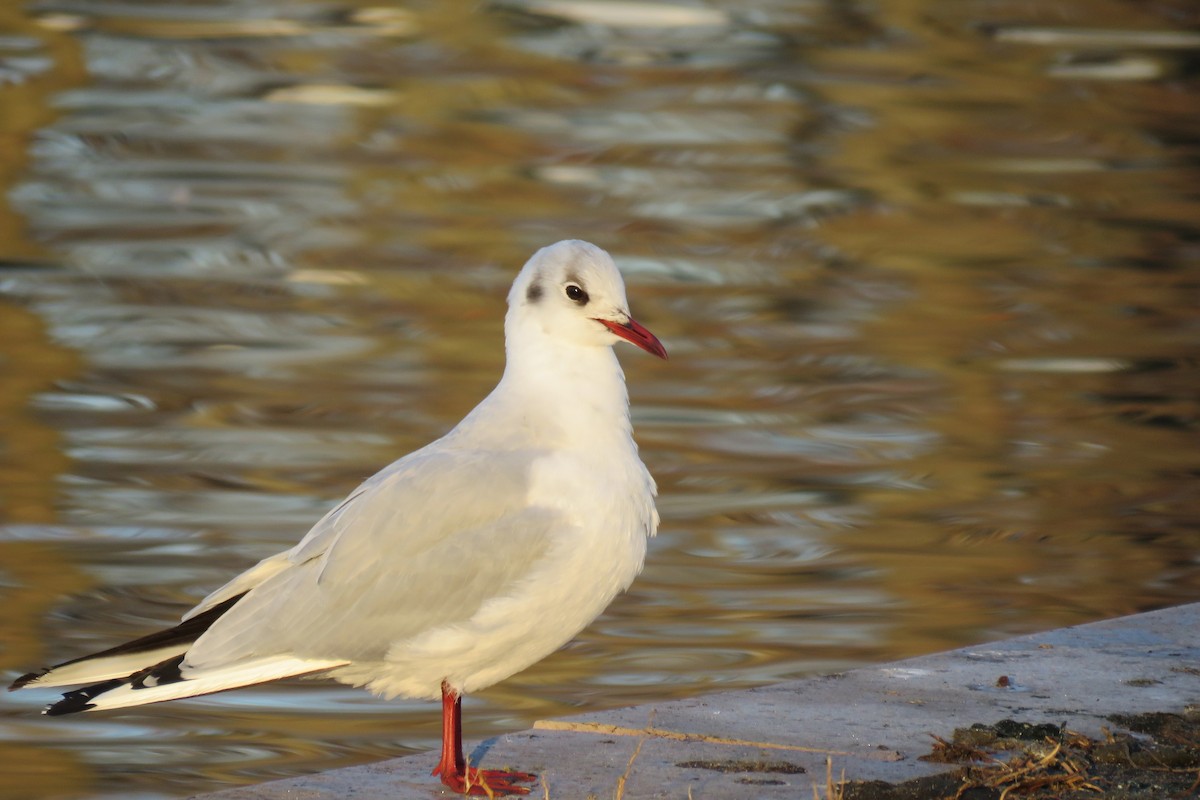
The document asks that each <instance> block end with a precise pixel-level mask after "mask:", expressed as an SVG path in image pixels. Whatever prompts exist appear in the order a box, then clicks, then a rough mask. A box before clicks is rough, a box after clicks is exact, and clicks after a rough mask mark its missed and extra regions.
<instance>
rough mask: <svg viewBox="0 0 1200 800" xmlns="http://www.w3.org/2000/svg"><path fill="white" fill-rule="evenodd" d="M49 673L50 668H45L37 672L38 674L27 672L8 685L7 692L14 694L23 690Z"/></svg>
mask: <svg viewBox="0 0 1200 800" xmlns="http://www.w3.org/2000/svg"><path fill="white" fill-rule="evenodd" d="M49 671H50V667H46V668H45V669H43V670H39V671H38V672H27V673H25V674H24V675H22V676H21V677H19V678H17V679H16V680H15V681H13V682H12V683H10V684H9V685H8V690H9V691H10V692H15V691H17V690H18V689H24V688H25V687H26V686H28V685H29V684H31V683H33V682H34V681H36V680H37V679H38V678H40V677H42V676H43V675H45V674H46V673H47V672H49Z"/></svg>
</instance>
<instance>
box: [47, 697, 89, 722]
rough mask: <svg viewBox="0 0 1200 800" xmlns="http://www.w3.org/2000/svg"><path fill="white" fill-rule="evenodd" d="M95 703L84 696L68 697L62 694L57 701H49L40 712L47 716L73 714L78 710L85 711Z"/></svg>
mask: <svg viewBox="0 0 1200 800" xmlns="http://www.w3.org/2000/svg"><path fill="white" fill-rule="evenodd" d="M95 707H96V704H95V703H89V702H88V698H86V697H70V696H69V695H63V699H62V700H59V701H58V702H57V703H51V704H50V705H48V706H46V707H45V708H43V709H42V713H43V714H45V715H46V716H47V717H61V716H63V715H64V714H75V713H77V712H79V711H87V710H88V709H89V708H95Z"/></svg>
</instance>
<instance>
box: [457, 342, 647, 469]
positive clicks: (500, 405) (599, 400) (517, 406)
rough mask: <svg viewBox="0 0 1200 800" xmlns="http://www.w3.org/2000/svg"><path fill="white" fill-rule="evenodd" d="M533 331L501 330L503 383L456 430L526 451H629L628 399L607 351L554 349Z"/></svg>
mask: <svg viewBox="0 0 1200 800" xmlns="http://www.w3.org/2000/svg"><path fill="white" fill-rule="evenodd" d="M535 325H536V323H533V322H525V323H522V322H521V321H515V322H514V321H512V320H509V321H508V322H507V323H506V325H505V333H506V337H505V354H506V360H505V366H504V376H503V377H502V378H501V379H500V383H499V384H498V385H497V386H496V388H495V389H494V390H493V391H492V393H491V394H490V395H489V396H488V397H487V399H486V400H484V401H483V402H482V403H480V405H479V407H478V408H476V409H475V411H473V412H472V413H471V414H470V415H469V416H468V417H467V418H466V419H464V420H463V424H462V425H460V428H469V429H471V431H472V436H473V437H480V436H483V437H485V438H487V439H491V436H490V435H488V434H486V433H484V432H483V430H484V429H487V430H489V431H495V432H496V433H497V435H501V436H506V437H511V438H512V440H514V441H525V442H528V443H530V444H533V445H534V446H553V447H568V448H570V447H579V448H602V449H604V448H608V447H612V446H619V447H624V446H627V445H631V444H632V442H633V439H632V429H631V425H630V422H629V394H628V392H627V391H626V389H625V375H624V373H623V372H622V371H621V365H620V364H619V363H618V362H617V357H616V355H615V354H614V353H613V350H612V348H611V347H594V346H588V345H579V344H575V343H573V342H566V341H562V340H560V339H556V338H554V337H551V336H548V335H546V334H545V333H544V332H542V331H541V330H540V329H537V328H536V327H535ZM465 432H466V431H465V430H464V433H465ZM517 432H519V433H520V436H513V434H515V433H517Z"/></svg>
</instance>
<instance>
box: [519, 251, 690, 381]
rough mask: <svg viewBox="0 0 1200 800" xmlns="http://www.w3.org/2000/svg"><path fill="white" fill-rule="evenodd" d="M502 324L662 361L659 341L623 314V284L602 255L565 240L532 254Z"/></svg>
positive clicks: (626, 305)
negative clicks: (621, 346)
mask: <svg viewBox="0 0 1200 800" xmlns="http://www.w3.org/2000/svg"><path fill="white" fill-rule="evenodd" d="M508 319H509V321H510V322H511V323H513V324H514V326H519V327H524V326H526V325H532V326H534V327H536V328H537V329H540V330H541V331H542V332H543V333H545V334H546V335H549V336H552V337H555V338H557V339H560V340H563V341H569V342H573V343H575V344H579V345H585V346H586V345H592V346H596V347H609V346H611V345H613V344H615V343H616V342H617V341H618V340H619V339H624V340H625V341H627V342H631V343H632V344H635V345H637V346H638V347H640V348H641V349H643V350H645V351H646V352H647V353H652V354H653V355H656V356H658V357H659V358H666V357H667V351H666V349H665V348H664V347H663V346H662V342H660V341H658V338H657V337H656V336H655V335H654V334H652V333H651V332H650V331H648V330H646V329H645V328H644V327H642V326H641V325H640V324H638V322H637V321H636V320H634V319H633V317H631V316H630V315H629V303H628V301H627V300H626V299H625V282H624V281H622V280H621V273H620V272H619V271H618V270H617V265H616V264H614V263H613V260H612V257H611V256H609V254H608V253H606V252H604V251H603V250H601V249H600V248H599V247H596V245H594V244H589V243H588V242H582V241H579V240H578V239H570V240H567V241H563V242H558V243H557V244H552V245H550V246H549V247H543V248H542V249H541V250H538V251H537V252H536V253H534V254H533V257H532V258H530V259H529V261H528V262H527V263H526V264H525V267H524V268H523V269H522V270H521V274H519V275H518V276H517V279H516V281H514V282H513V287H512V290H511V291H510V292H509V293H508Z"/></svg>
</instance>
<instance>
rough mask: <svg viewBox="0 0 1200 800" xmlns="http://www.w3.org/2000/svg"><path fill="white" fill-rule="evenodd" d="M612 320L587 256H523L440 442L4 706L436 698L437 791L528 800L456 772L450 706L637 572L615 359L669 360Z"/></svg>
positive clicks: (595, 266) (554, 638) (644, 489)
mask: <svg viewBox="0 0 1200 800" xmlns="http://www.w3.org/2000/svg"><path fill="white" fill-rule="evenodd" d="M628 309H629V307H628V304H627V301H626V299H625V286H624V283H623V282H622V280H621V274H620V272H618V270H617V267H616V265H615V264H614V263H613V261H612V258H610V257H609V255H608V254H607V253H606V252H604V251H603V250H601V249H600V248H598V247H596V246H595V245H592V244H588V243H587V242H582V241H564V242H559V243H557V244H554V245H551V246H549V247H546V248H543V249H542V250H539V251H538V252H537V253H535V254H534V256H533V257H532V258H531V259H529V261H528V263H526V264H525V267H524V268H523V269H522V270H521V272H520V274H519V275H518V276H517V279H516V281H515V282H514V283H513V286H512V290H511V291H510V292H509V294H508V314H507V316H506V317H505V320H504V332H505V350H506V364H505V369H504V376H503V377H502V378H501V380H500V383H499V385H497V386H496V388H495V389H494V390H493V391H492V393H491V394H490V395H488V397H487V398H486V399H484V401H483V402H481V403H480V404H479V405H478V406H477V407H476V408H475V409H474V410H473V411H472V412H471V413H470V414H468V415H467V416H466V417H465V418H464V419H463V420H462V422H460V423H459V424H458V425H457V426H456V427H455V428H454V429H453V430H451V431H450V432H449V433H447V434H446V435H445V436H443V437H442V438H441V439H438V440H437V441H435V442H433V443H432V444H430V445H428V446H426V447H424V448H422V449H420V450H417V451H416V452H414V453H410V454H409V455H407V456H405V457H403V458H401V459H400V460H398V461H396V462H394V463H392V464H390V465H389V466H387V467H385V468H384V469H382V470H381V471H380V472H378V473H376V474H375V475H374V476H372V477H370V478H368V479H367V480H366V481H364V482H363V484H362V485H361V486H359V487H358V488H357V489H355V490H354V491H353V492H352V493H351V494H350V496H349V497H347V498H346V500H345V501H343V502H342V503H341V504H340V505H339V506H337V507H336V508H334V509H333V510H332V511H330V512H329V513H328V514H326V515H325V516H324V517H323V518H322V519H321V520H320V521H319V522H317V524H316V525H314V526H313V528H312V530H310V531H309V532H308V535H306V536H305V537H304V538H303V539H302V540H301V541H300V543H299V544H297V545H296V546H295V547H293V548H292V549H290V550H287V551H285V552H283V553H279V554H278V555H275V556H272V557H271V558H267V559H264V560H263V561H261V562H259V563H258V564H257V565H256V566H254V567H252V568H250V569H249V570H247V571H246V572H244V573H242V574H241V575H239V576H237V577H236V578H234V579H233V580H231V581H230V582H229V583H227V584H225V585H224V586H223V587H221V588H220V589H217V590H216V591H215V592H213V593H212V594H210V595H209V596H208V597H206V598H205V599H204V600H203V601H201V603H200V604H199V605H197V606H196V607H195V608H193V609H192V610H191V611H189V612H188V613H187V614H186V615H185V616H184V617H183V621H182V622H181V623H180V624H179V625H178V626H176V627H174V628H171V629H169V630H166V631H161V632H158V633H154V634H151V635H149V636H145V637H142V638H141V639H137V640H135V641H133V642H129V643H126V644H123V645H120V646H118V647H114V648H112V649H110V650H105V651H103V652H100V653H96V654H94V655H90V656H86V657H83V658H79V659H75V660H73V661H68V662H65V663H63V664H59V665H57V666H55V667H51V668H49V669H46V670H43V671H41V672H37V673H31V674H29V675H25V676H22V677H21V678H19V679H17V680H16V681H15V682H14V683H13V685H12V686H11V687H10V689H20V688H25V687H35V686H71V685H77V684H89V685H87V686H85V687H84V688H82V689H76V690H74V691H70V692H67V693H65V694H64V695H63V699H62V700H59V701H58V702H56V703H54V704H52V705H51V706H49V707H47V709H46V711H45V712H44V713H47V714H51V715H60V714H69V713H73V712H77V711H100V710H104V709H112V708H124V707H128V706H138V705H144V704H147V703H157V702H161V701H164V700H175V699H178V698H183V697H194V696H196V695H202V694H208V693H211V692H219V691H224V690H226V689H235V688H238V687H242V686H250V685H254V684H258V683H263V682H266V681H272V680H278V679H280V678H288V677H294V676H299V675H309V676H319V677H329V678H333V679H334V680H337V681H341V682H343V683H348V684H352V685H354V686H364V687H366V688H367V689H369V690H371V691H372V692H374V693H376V694H379V695H382V696H384V697H389V698H390V697H396V696H403V697H411V698H430V699H436V698H439V697H440V698H441V700H442V712H443V717H442V754H441V759H440V761H439V762H438V765H437V767H436V768H435V769H434V771H433V772H434V774H435V775H440V776H441V780H442V782H443V783H444V784H446V785H447V786H449V787H451V788H452V789H454V790H455V791H458V792H466V793H469V794H489V795H490V794H493V793H494V794H503V793H512V794H526V793H528V791H529V788H528V787H525V786H521V785H520V783H523V782H531V781H534V780H536V776H534V775H531V774H529V773H524V772H505V771H501V770H482V769H476V768H474V767H468V765H467V764H466V763H465V760H464V758H463V752H462V730H461V722H460V720H461V698H462V695H463V694H464V693H466V692H473V691H476V690H479V689H483V688H485V687H487V686H490V685H492V684H494V683H496V682H497V681H501V680H503V679H504V678H507V677H508V676H510V675H512V674H513V673H516V672H518V671H520V670H522V669H525V668H526V667H528V666H530V665H531V664H533V663H535V662H537V661H539V660H540V659H542V658H545V657H546V656H547V655H549V654H550V653H552V652H554V651H555V650H556V649H558V648H559V647H561V646H562V645H563V644H565V643H566V642H567V641H569V640H570V639H571V638H572V637H573V636H575V635H576V634H577V633H579V632H580V631H581V630H582V629H583V628H584V627H585V626H587V625H588V623H590V622H591V621H592V620H593V619H595V618H596V617H597V616H598V615H599V614H600V613H601V612H602V611H603V610H604V609H605V608H606V607H607V606H608V604H609V603H610V602H611V601H612V599H613V597H614V596H616V594H617V593H618V592H621V591H623V590H625V589H626V588H627V587H628V586H629V584H630V583H631V582H632V581H633V579H634V577H635V576H636V575H637V574H638V573H639V572H640V571H641V569H642V562H643V559H644V557H645V554H646V539H647V537H649V536H653V535H654V533H655V531H656V529H657V527H658V513H657V511H656V510H655V508H654V496H655V491H656V490H655V485H654V480H653V479H652V478H651V477H650V473H649V472H648V471H647V470H646V467H645V465H644V464H642V461H641V459H640V458H639V457H638V450H637V445H636V444H635V443H634V441H633V436H632V427H631V425H630V421H629V398H628V394H627V393H626V390H625V377H624V374H623V373H622V372H621V367H620V365H619V364H618V363H617V359H616V356H615V355H614V353H613V351H612V345H613V344H615V343H616V342H617V341H619V340H621V339H624V340H626V341H629V342H632V343H633V344H635V345H637V346H638V347H640V348H642V349H643V350H646V351H647V352H649V353H653V354H654V355H656V356H659V357H661V358H666V356H667V354H666V350H665V349H664V348H663V346H662V344H661V343H660V342H659V341H658V339H657V338H655V336H654V335H653V334H652V333H650V332H649V331H648V330H646V329H645V328H644V327H642V326H641V325H640V324H638V323H637V322H636V321H634V320H633V318H632V317H630V315H629V310H628Z"/></svg>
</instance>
